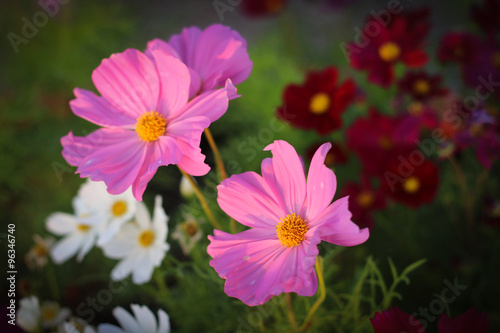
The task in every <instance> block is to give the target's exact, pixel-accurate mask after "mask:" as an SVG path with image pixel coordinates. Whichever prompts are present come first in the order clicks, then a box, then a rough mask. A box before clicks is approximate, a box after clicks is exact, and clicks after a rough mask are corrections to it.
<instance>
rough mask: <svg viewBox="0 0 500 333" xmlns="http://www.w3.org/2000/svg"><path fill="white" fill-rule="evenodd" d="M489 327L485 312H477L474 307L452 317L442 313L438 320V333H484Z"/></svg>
mask: <svg viewBox="0 0 500 333" xmlns="http://www.w3.org/2000/svg"><path fill="white" fill-rule="evenodd" d="M489 329H490V322H489V319H488V317H486V313H485V312H482V313H478V312H477V311H476V309H474V308H472V309H469V310H467V312H465V313H464V314H462V315H460V316H458V317H455V318H453V319H451V318H450V317H448V315H446V314H445V313H443V314H442V315H441V316H439V320H438V330H439V333H472V332H474V333H486V332H488V330H489Z"/></svg>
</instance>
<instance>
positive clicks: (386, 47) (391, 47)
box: [378, 42, 401, 62]
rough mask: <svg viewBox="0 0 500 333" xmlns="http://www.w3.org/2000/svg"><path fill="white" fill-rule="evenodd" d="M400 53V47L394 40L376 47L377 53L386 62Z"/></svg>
mask: <svg viewBox="0 0 500 333" xmlns="http://www.w3.org/2000/svg"><path fill="white" fill-rule="evenodd" d="M400 54H401V49H400V48H399V46H398V45H397V44H396V43H394V42H386V43H384V44H382V45H381V46H380V47H379V49H378V55H379V56H380V58H382V60H384V61H386V62H391V61H393V60H396V59H397V58H398V57H399V55H400Z"/></svg>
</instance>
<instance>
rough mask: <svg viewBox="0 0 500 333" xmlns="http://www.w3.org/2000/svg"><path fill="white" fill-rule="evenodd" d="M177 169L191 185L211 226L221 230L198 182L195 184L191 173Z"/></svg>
mask: <svg viewBox="0 0 500 333" xmlns="http://www.w3.org/2000/svg"><path fill="white" fill-rule="evenodd" d="M179 170H180V171H181V173H182V174H183V175H184V177H186V178H187V179H188V181H189V183H191V186H193V189H194V193H195V194H196V196H197V197H198V200H199V201H200V204H201V207H202V208H203V210H204V211H205V214H206V215H207V217H208V219H209V220H210V222H211V223H212V225H213V227H214V228H216V229H219V230H222V227H221V226H220V224H219V222H217V220H216V219H215V216H214V214H213V213H212V211H211V210H210V207H209V206H208V204H207V200H206V199H205V196H204V195H203V193H201V190H200V188H199V187H198V184H196V182H195V181H194V180H193V177H191V175H188V174H187V173H186V172H184V170H182V169H181V168H179Z"/></svg>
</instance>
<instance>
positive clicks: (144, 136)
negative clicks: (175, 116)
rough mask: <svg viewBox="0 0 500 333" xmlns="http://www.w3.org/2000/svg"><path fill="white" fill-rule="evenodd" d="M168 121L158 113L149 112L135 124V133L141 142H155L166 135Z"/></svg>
mask: <svg viewBox="0 0 500 333" xmlns="http://www.w3.org/2000/svg"><path fill="white" fill-rule="evenodd" d="M166 128H167V120H166V119H165V117H163V116H162V115H161V114H159V113H158V112H156V111H149V112H146V113H144V114H143V115H141V116H140V117H139V118H138V119H137V123H136V124H135V131H136V132H137V135H138V136H139V139H141V141H148V142H153V141H156V140H158V138H159V137H160V136H162V135H165V130H166Z"/></svg>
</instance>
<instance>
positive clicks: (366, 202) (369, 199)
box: [357, 191, 375, 208]
mask: <svg viewBox="0 0 500 333" xmlns="http://www.w3.org/2000/svg"><path fill="white" fill-rule="evenodd" d="M357 199H358V204H359V205H360V206H361V207H363V208H368V207H370V206H371V205H372V203H373V201H374V200H375V198H374V197H373V193H372V192H370V191H363V192H361V193H360V194H358V198H357Z"/></svg>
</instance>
